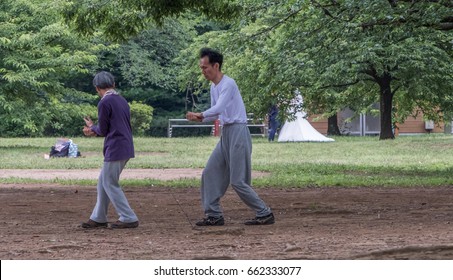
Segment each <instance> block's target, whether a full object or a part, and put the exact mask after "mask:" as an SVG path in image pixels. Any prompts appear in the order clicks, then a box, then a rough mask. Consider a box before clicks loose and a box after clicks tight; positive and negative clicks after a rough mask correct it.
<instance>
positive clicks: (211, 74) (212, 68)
mask: <svg viewBox="0 0 453 280" xmlns="http://www.w3.org/2000/svg"><path fill="white" fill-rule="evenodd" d="M200 69H201V73H202V74H203V76H204V77H205V78H206V79H207V80H209V81H213V80H214V78H215V77H216V75H217V73H218V72H219V64H218V63H215V64H211V63H210V62H209V57H207V56H204V57H202V58H201V59H200Z"/></svg>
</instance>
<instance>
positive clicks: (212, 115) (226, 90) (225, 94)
mask: <svg viewBox="0 0 453 280" xmlns="http://www.w3.org/2000/svg"><path fill="white" fill-rule="evenodd" d="M234 91H235V90H234V87H233V85H232V84H226V85H225V86H224V87H223V88H222V91H221V92H220V95H219V99H218V100H217V102H216V104H215V105H214V106H212V107H211V108H209V109H208V110H206V111H204V112H203V113H202V115H203V122H207V121H213V120H216V119H217V118H218V116H219V115H220V114H221V113H223V112H224V111H225V109H226V107H227V106H228V104H229V103H230V102H231V100H233V93H234Z"/></svg>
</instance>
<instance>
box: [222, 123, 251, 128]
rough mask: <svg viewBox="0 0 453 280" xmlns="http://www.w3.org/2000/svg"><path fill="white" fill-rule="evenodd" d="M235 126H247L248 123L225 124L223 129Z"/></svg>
mask: <svg viewBox="0 0 453 280" xmlns="http://www.w3.org/2000/svg"><path fill="white" fill-rule="evenodd" d="M234 125H237V126H239V125H247V124H246V123H224V124H223V127H229V126H234Z"/></svg>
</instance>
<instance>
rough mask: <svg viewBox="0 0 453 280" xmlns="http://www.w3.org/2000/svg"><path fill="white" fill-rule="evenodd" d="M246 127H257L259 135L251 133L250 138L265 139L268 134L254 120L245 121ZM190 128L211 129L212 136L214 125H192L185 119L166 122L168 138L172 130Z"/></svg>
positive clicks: (263, 126) (260, 124) (266, 130)
mask: <svg viewBox="0 0 453 280" xmlns="http://www.w3.org/2000/svg"><path fill="white" fill-rule="evenodd" d="M247 121H248V123H247V127H249V128H252V127H257V128H260V130H261V133H251V134H250V135H252V136H262V137H267V134H268V126H267V124H266V123H255V122H256V121H261V120H254V119H247ZM191 127H211V128H212V129H211V135H214V124H213V123H210V124H204V123H203V124H194V123H193V122H189V121H188V120H186V119H169V120H168V130H167V135H168V137H169V138H170V137H171V136H172V134H173V129H174V128H191ZM220 127H222V126H220Z"/></svg>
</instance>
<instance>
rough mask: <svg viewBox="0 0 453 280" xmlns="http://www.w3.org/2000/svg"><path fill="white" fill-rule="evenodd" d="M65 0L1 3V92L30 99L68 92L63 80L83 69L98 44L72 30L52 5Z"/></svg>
mask: <svg viewBox="0 0 453 280" xmlns="http://www.w3.org/2000/svg"><path fill="white" fill-rule="evenodd" d="M66 2H67V1H64V0H56V1H52V2H49V1H45V0H38V1H25V0H14V1H13V0H4V1H1V2H0V26H1V28H0V57H1V59H0V80H2V81H3V83H1V84H0V93H1V94H3V95H6V96H9V97H12V96H14V97H19V96H20V97H21V98H22V99H23V100H25V99H27V101H29V102H30V101H34V100H33V99H34V98H35V97H36V96H38V95H40V96H46V95H49V94H50V95H57V94H60V93H62V92H64V91H65V90H66V88H65V87H64V86H63V85H62V81H63V80H64V79H67V78H69V77H70V76H71V75H72V74H76V73H87V71H88V70H87V68H86V65H91V64H94V63H95V62H96V52H97V51H99V50H100V49H101V48H102V46H101V45H98V44H91V43H90V42H88V41H87V40H83V39H81V38H79V37H78V36H76V35H75V34H74V33H71V32H70V30H69V28H68V27H67V26H66V25H65V24H64V23H63V22H62V18H61V16H60V14H59V11H58V10H57V9H56V8H55V7H59V6H60V5H61V6H64V5H65V3H66Z"/></svg>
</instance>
